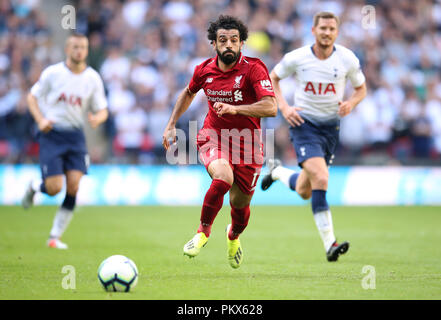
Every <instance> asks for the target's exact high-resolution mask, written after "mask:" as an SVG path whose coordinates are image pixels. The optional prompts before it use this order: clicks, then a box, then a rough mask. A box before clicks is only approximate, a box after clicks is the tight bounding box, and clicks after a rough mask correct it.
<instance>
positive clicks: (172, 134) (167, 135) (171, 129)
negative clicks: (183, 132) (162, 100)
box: [162, 87, 196, 150]
mask: <svg viewBox="0 0 441 320" xmlns="http://www.w3.org/2000/svg"><path fill="white" fill-rule="evenodd" d="M195 96H196V94H195V93H193V92H191V91H190V89H189V88H188V87H186V88H185V89H184V90H183V91H182V92H181V93H180V94H179V96H178V99H177V101H176V104H175V107H174V108H173V112H172V114H171V116H170V120H169V121H168V123H167V126H166V127H165V129H164V133H163V135H162V145H163V147H164V149H165V150H167V149H168V148H169V147H170V140H171V141H172V142H173V143H175V142H176V123H177V122H178V120H179V118H180V117H181V116H182V115H183V114H184V112H185V111H187V109H188V107H189V106H190V104H191V102H192V101H193V99H194V97H195Z"/></svg>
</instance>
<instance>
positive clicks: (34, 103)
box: [27, 92, 53, 133]
mask: <svg viewBox="0 0 441 320" xmlns="http://www.w3.org/2000/svg"><path fill="white" fill-rule="evenodd" d="M27 102H28V108H29V112H30V113H31V115H32V117H33V118H34V120H35V122H36V123H37V125H38V129H39V130H40V131H42V132H44V133H47V132H49V131H50V130H52V127H53V122H52V121H50V120H48V119H46V118H45V117H44V116H43V114H42V113H41V111H40V107H39V106H38V100H37V98H36V97H34V95H33V94H32V93H30V92H29V94H28V96H27Z"/></svg>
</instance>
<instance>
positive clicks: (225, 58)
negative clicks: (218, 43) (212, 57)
mask: <svg viewBox="0 0 441 320" xmlns="http://www.w3.org/2000/svg"><path fill="white" fill-rule="evenodd" d="M216 52H217V55H218V56H219V59H220V60H221V61H222V62H223V63H225V64H226V65H227V66H228V65H230V64H232V63H234V62H236V61H237V58H238V57H239V54H240V51H239V52H237V53H236V52H234V51H233V50H228V49H227V50H225V51H224V52H220V51H219V50H218V49H216ZM229 53H231V54H229Z"/></svg>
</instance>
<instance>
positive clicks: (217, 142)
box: [163, 15, 277, 268]
mask: <svg viewBox="0 0 441 320" xmlns="http://www.w3.org/2000/svg"><path fill="white" fill-rule="evenodd" d="M207 31H208V39H209V40H210V41H211V44H212V46H213V49H214V50H215V51H216V53H217V55H216V57H214V58H210V59H208V60H206V61H204V62H203V63H201V64H200V65H198V66H196V68H195V71H194V74H193V77H192V79H191V81H190V83H189V85H188V86H187V87H186V88H185V89H184V90H183V91H182V92H181V94H180V95H179V97H178V99H177V102H176V105H175V107H174V109H173V112H172V115H171V117H170V120H169V122H168V124H167V127H166V128H165V130H164V134H163V146H164V148H165V149H166V150H167V149H168V148H169V147H170V141H173V143H174V142H176V128H175V125H176V122H177V121H178V119H179V118H180V116H181V115H182V114H183V113H184V112H185V111H186V110H187V109H188V107H189V106H190V104H191V102H192V100H193V98H194V97H195V95H196V93H197V92H198V91H199V90H200V89H203V90H204V92H205V95H206V96H207V100H208V114H207V116H206V118H205V121H204V125H203V128H202V129H201V130H200V131H199V133H198V136H197V147H198V150H199V157H200V159H201V161H202V162H203V164H204V165H205V167H206V169H207V171H208V173H209V175H210V177H211V178H212V183H211V186H210V188H209V189H208V191H207V193H206V194H205V198H204V203H203V205H202V210H201V219H200V225H199V228H198V229H197V233H196V235H195V236H194V237H193V238H192V239H191V240H190V241H189V242H188V243H186V244H185V246H184V254H185V255H188V256H189V257H195V256H196V255H198V254H199V252H200V250H201V248H202V247H203V246H204V245H205V244H206V243H207V241H208V237H209V236H210V232H211V226H212V224H213V221H214V219H215V218H216V215H217V213H218V212H219V210H220V209H221V208H222V204H223V200H224V195H225V194H226V193H227V192H229V196H230V205H231V219H232V222H231V224H229V225H228V226H227V229H226V233H227V245H228V250H227V252H228V260H229V263H230V265H231V267H233V268H238V267H239V266H240V264H241V263H242V260H243V251H242V248H241V245H240V240H239V235H240V234H241V233H242V232H243V230H244V229H245V228H246V226H247V225H248V220H249V217H250V201H251V198H252V196H253V193H254V189H255V187H256V183H257V179H258V177H259V174H260V169H261V167H262V165H263V152H262V142H261V137H260V118H263V117H274V116H276V114H277V105H276V100H275V97H274V93H273V89H272V85H271V80H270V77H269V74H268V70H267V69H266V67H265V65H264V64H263V63H262V61H260V60H259V59H257V58H250V57H245V56H243V55H242V53H241V50H242V47H243V44H244V42H245V40H246V39H247V37H248V29H247V27H246V26H245V25H244V24H243V23H242V22H241V21H240V20H238V19H237V18H235V17H231V16H223V15H221V16H219V18H218V19H217V20H216V21H214V22H211V23H210V25H209V28H208V30H207ZM256 146H257V148H256ZM250 148H251V149H250Z"/></svg>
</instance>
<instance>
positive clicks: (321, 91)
mask: <svg viewBox="0 0 441 320" xmlns="http://www.w3.org/2000/svg"><path fill="white" fill-rule="evenodd" d="M305 92H311V93H312V94H313V95H325V94H327V93H328V92H332V93H334V94H336V91H335V86H334V84H333V83H321V82H319V83H316V84H314V83H312V82H311V81H308V82H307V83H306V87H305Z"/></svg>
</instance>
